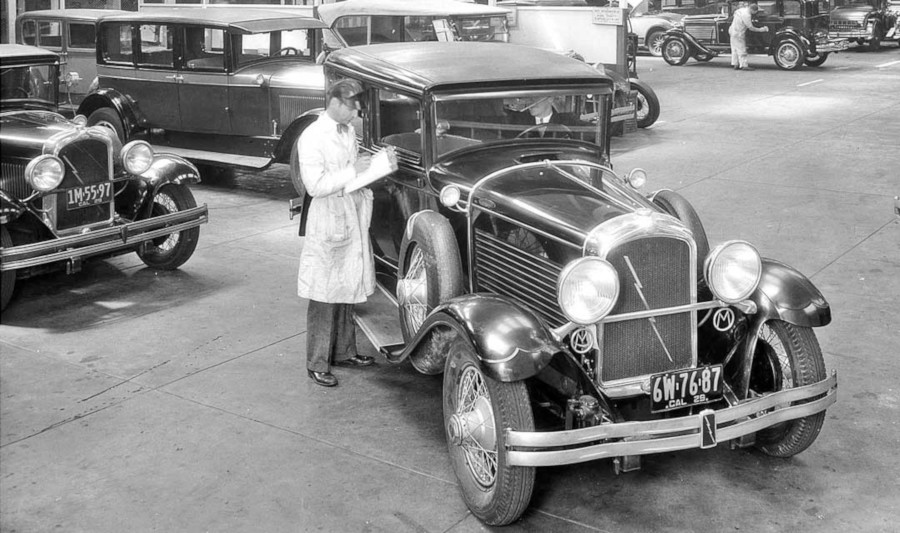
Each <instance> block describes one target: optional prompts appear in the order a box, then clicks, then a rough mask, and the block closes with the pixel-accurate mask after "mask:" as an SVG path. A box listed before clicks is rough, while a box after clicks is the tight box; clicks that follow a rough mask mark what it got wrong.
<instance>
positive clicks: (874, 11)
mask: <svg viewBox="0 0 900 533" xmlns="http://www.w3.org/2000/svg"><path fill="white" fill-rule="evenodd" d="M898 19H900V15H898V13H897V11H896V8H895V7H894V6H892V5H891V2H889V0H861V1H859V0H858V1H852V2H848V3H845V4H844V5H839V6H837V7H835V8H834V9H832V10H831V21H830V23H829V26H828V31H829V33H830V34H831V36H832V37H843V38H847V39H850V40H853V41H856V42H857V43H858V44H865V45H866V46H867V47H868V49H869V50H872V51H876V52H877V51H878V50H879V48H881V42H882V41H883V40H898V39H900V35H897V31H896V30H895V27H896V26H897V24H898Z"/></svg>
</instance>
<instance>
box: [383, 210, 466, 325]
mask: <svg viewBox="0 0 900 533" xmlns="http://www.w3.org/2000/svg"><path fill="white" fill-rule="evenodd" d="M408 224H409V225H408V226H407V228H406V231H404V232H403V241H401V243H400V265H399V272H400V279H399V280H398V282H397V303H398V304H399V310H400V330H401V331H402V332H403V340H404V341H406V342H409V341H410V340H411V339H412V338H413V337H414V336H415V334H416V332H418V331H419V328H420V327H422V324H423V323H424V322H425V318H426V317H427V316H428V314H429V313H431V311H432V310H433V309H434V308H435V307H437V306H438V305H439V304H440V303H442V302H445V301H447V300H449V299H450V298H453V297H454V296H459V295H460V294H462V293H463V290H464V288H463V278H462V261H461V260H460V257H459V246H458V245H457V243H456V236H455V235H454V233H453V228H451V227H450V222H448V221H447V219H446V218H444V217H443V216H442V215H440V214H439V213H436V212H434V211H419V212H418V213H416V214H414V215H413V216H412V217H411V218H410V219H409V223H408ZM410 225H411V226H410Z"/></svg>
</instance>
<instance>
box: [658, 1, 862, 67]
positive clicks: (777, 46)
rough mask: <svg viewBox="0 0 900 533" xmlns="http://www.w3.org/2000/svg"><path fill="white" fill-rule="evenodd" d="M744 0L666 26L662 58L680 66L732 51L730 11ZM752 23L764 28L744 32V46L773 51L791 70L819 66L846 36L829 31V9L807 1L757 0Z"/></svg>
mask: <svg viewBox="0 0 900 533" xmlns="http://www.w3.org/2000/svg"><path fill="white" fill-rule="evenodd" d="M742 4H743V2H738V1H735V2H730V3H729V4H727V6H725V7H723V9H725V11H723V12H722V13H718V14H715V15H688V16H686V17H684V19H683V20H682V23H683V27H682V28H675V29H672V30H669V32H668V33H667V34H666V40H665V42H663V59H665V60H666V63H668V64H670V65H675V66H680V65H683V64H685V63H686V62H687V61H688V59H690V58H691V57H693V58H694V59H696V60H697V61H701V62H705V61H709V60H711V59H713V58H714V57H716V56H718V55H719V54H721V53H725V54H730V53H731V37H730V36H729V35H728V29H729V27H731V22H732V20H733V19H734V12H735V11H736V10H737V9H738V8H740V7H741V5H742ZM758 4H759V13H758V15H757V20H756V24H757V25H758V26H766V27H767V28H769V31H767V32H748V35H747V50H748V51H749V52H750V53H751V54H767V55H770V56H773V58H774V60H775V64H776V65H778V67H779V68H781V69H784V70H796V69H798V68H800V67H802V66H803V65H804V64H806V65H807V66H810V67H818V66H821V65H822V64H823V63H825V60H826V59H827V58H828V54H830V53H832V52H838V51H841V50H846V49H847V46H848V44H847V41H846V39H831V38H829V36H828V14H827V13H820V12H819V4H818V2H815V1H812V0H761V1H760V2H758Z"/></svg>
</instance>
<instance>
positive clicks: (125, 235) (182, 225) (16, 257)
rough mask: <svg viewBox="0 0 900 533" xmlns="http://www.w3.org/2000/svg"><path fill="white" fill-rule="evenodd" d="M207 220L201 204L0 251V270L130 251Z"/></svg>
mask: <svg viewBox="0 0 900 533" xmlns="http://www.w3.org/2000/svg"><path fill="white" fill-rule="evenodd" d="M207 219H208V209H207V207H206V206H205V205H202V206H199V207H194V208H192V209H186V210H184V211H178V212H176V213H170V214H168V215H161V216H157V217H153V218H148V219H146V220H138V221H136V222H129V223H128V224H122V225H118V226H113V227H111V228H103V229H100V230H96V231H91V232H88V233H79V234H77V235H68V236H66V237H60V238H58V239H53V240H49V241H43V242H38V243H33V244H23V245H21V246H13V247H11V248H5V249H3V250H0V260H2V263H0V270H4V271H5V270H17V269H20V268H29V267H35V266H39V265H45V264H48V263H55V262H57V261H66V260H72V259H77V258H80V257H89V256H92V255H99V254H103V253H107V252H112V251H115V250H121V249H126V248H133V247H135V246H136V245H138V244H140V243H142V242H145V241H149V240H153V239H157V238H159V237H164V236H166V235H169V234H171V233H175V232H178V231H184V230H186V229H190V228H193V227H196V226H199V225H200V224H205V223H206V222H207Z"/></svg>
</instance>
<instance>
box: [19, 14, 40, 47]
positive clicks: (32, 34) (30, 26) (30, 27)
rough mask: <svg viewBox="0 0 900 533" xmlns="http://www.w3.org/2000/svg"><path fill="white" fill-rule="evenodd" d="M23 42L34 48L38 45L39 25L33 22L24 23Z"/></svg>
mask: <svg viewBox="0 0 900 533" xmlns="http://www.w3.org/2000/svg"><path fill="white" fill-rule="evenodd" d="M22 42H23V43H25V44H30V45H32V46H35V45H37V25H36V24H35V22H34V21H33V20H26V21H25V22H24V23H22Z"/></svg>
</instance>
